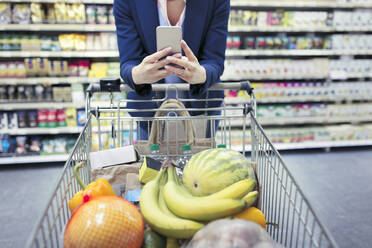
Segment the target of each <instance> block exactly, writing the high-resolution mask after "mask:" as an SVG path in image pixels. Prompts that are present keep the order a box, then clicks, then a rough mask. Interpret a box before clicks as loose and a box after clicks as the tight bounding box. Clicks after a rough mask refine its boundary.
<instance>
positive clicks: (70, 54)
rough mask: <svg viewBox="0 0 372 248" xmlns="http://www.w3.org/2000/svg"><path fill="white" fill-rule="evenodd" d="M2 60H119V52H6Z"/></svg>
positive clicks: (0, 54)
mask: <svg viewBox="0 0 372 248" xmlns="http://www.w3.org/2000/svg"><path fill="white" fill-rule="evenodd" d="M0 57H2V58H10V57H12V58H30V57H44V58H49V57H53V58H118V57H119V52H118V51H54V52H49V51H6V52H0Z"/></svg>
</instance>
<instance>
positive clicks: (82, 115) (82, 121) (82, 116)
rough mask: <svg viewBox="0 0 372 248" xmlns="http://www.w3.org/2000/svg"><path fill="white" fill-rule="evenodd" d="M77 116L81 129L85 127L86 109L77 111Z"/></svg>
mask: <svg viewBox="0 0 372 248" xmlns="http://www.w3.org/2000/svg"><path fill="white" fill-rule="evenodd" d="M76 115H77V125H78V126H79V127H83V126H84V125H85V121H86V119H85V110H84V109H78V110H77V111H76Z"/></svg>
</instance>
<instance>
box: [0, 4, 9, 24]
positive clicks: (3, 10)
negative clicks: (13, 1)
mask: <svg viewBox="0 0 372 248" xmlns="http://www.w3.org/2000/svg"><path fill="white" fill-rule="evenodd" d="M11 20H12V11H11V5H10V3H0V24H9V23H10V22H11Z"/></svg>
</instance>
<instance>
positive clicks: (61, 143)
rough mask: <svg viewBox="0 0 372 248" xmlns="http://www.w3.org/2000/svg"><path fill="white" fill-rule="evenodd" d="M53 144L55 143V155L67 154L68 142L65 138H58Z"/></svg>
mask: <svg viewBox="0 0 372 248" xmlns="http://www.w3.org/2000/svg"><path fill="white" fill-rule="evenodd" d="M51 142H54V150H53V153H61V154H65V153H67V147H66V145H67V141H66V139H65V138H58V139H55V140H53V141H51Z"/></svg>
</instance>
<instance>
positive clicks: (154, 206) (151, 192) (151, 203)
mask: <svg viewBox="0 0 372 248" xmlns="http://www.w3.org/2000/svg"><path fill="white" fill-rule="evenodd" d="M164 173H165V172H164V170H161V171H160V172H159V174H158V175H157V177H156V178H155V179H154V180H152V181H150V182H148V183H147V184H146V185H145V186H144V187H143V189H142V193H141V199H140V208H141V213H142V215H143V218H144V219H145V221H146V222H147V224H149V225H150V227H151V228H152V229H154V230H155V231H157V232H158V233H160V234H162V235H164V236H166V237H171V238H179V239H187V238H191V237H192V236H193V235H194V234H195V233H196V232H197V231H198V230H199V229H201V228H202V227H203V226H204V225H203V224H201V223H198V222H195V221H192V220H186V219H182V218H179V217H174V216H171V215H168V214H167V213H165V212H164V211H162V210H161V209H160V206H159V198H158V197H159V182H160V181H161V180H164V179H163V175H164Z"/></svg>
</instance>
